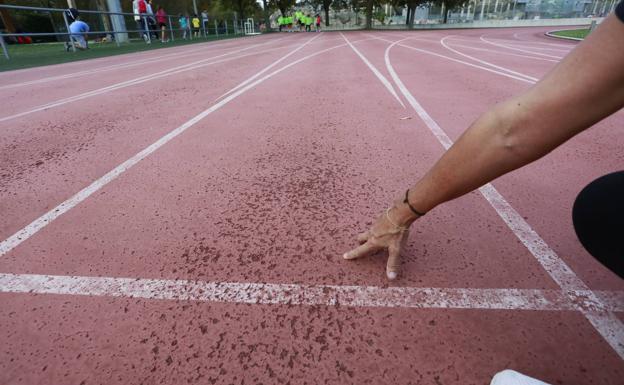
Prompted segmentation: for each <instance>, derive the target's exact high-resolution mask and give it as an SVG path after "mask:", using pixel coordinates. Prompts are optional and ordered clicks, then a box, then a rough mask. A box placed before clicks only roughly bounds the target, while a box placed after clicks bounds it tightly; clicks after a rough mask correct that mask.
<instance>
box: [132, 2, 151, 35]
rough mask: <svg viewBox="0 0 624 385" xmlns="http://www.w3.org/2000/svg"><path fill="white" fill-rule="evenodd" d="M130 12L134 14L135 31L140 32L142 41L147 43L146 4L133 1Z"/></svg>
mask: <svg viewBox="0 0 624 385" xmlns="http://www.w3.org/2000/svg"><path fill="white" fill-rule="evenodd" d="M132 12H133V13H134V21H136V23H137V29H138V30H139V31H141V35H142V36H143V40H145V42H147V43H149V35H148V33H149V32H148V31H149V27H148V25H147V4H146V3H145V0H134V1H133V2H132Z"/></svg>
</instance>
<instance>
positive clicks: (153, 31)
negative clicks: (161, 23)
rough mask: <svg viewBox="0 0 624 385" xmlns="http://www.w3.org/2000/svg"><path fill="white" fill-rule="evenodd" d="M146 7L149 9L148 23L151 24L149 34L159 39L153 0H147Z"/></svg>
mask: <svg viewBox="0 0 624 385" xmlns="http://www.w3.org/2000/svg"><path fill="white" fill-rule="evenodd" d="M145 7H146V9H147V24H148V26H149V34H150V36H152V37H153V38H154V39H158V32H157V29H156V19H155V18H154V9H153V8H152V0H146V2H145Z"/></svg>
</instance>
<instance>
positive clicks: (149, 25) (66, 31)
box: [0, 4, 245, 59]
mask: <svg viewBox="0 0 624 385" xmlns="http://www.w3.org/2000/svg"><path fill="white" fill-rule="evenodd" d="M0 9H9V10H13V11H30V12H35V13H43V14H48V15H49V16H50V19H51V23H52V27H53V29H55V32H19V33H17V32H16V33H7V32H5V31H2V30H0V45H1V46H2V51H3V53H4V56H5V57H6V59H10V56H9V50H8V48H7V45H8V42H7V39H10V38H20V37H42V36H47V37H50V36H52V37H56V38H57V39H59V38H62V37H64V39H63V40H61V41H67V42H70V43H71V42H72V36H74V37H75V36H76V35H87V36H102V35H104V36H107V37H108V36H110V37H111V40H113V41H114V42H115V43H116V45H117V46H120V45H121V43H124V42H128V41H130V38H129V34H135V33H136V34H137V35H138V36H139V39H141V38H142V39H143V40H144V41H145V43H147V44H150V43H151V42H152V38H153V36H154V35H155V36H158V35H159V34H160V33H161V32H162V29H161V28H157V23H156V15H155V14H153V15H152V14H135V13H127V12H105V11H94V10H84V9H80V10H78V12H79V14H80V15H81V18H84V15H90V16H93V15H95V16H99V17H100V18H106V20H107V21H108V22H106V21H104V19H102V20H101V22H102V24H104V26H105V28H104V29H103V30H94V31H89V32H86V33H80V34H72V33H71V31H70V28H69V26H70V24H71V23H70V22H69V20H68V17H67V9H66V8H45V7H27V6H19V5H8V4H0ZM58 14H61V15H62V18H63V24H61V28H56V27H57V26H56V25H54V20H52V19H53V15H58ZM129 17H132V19H131V21H130V22H131V23H132V22H135V23H136V25H137V27H138V28H137V29H127V28H126V19H125V18H129ZM182 17H183V18H186V26H187V27H186V28H174V21H176V20H175V19H178V20H177V22H178V25H179V24H180V23H179V19H180V18H179V17H175V16H171V15H167V16H166V18H167V26H166V28H165V31H166V32H167V35H168V36H169V37H170V39H171V41H175V39H176V33H178V34H180V35H181V38H183V39H187V38H188V39H189V40H193V39H198V38H204V39H207V38H209V36H210V35H213V36H215V37H218V36H221V35H243V34H244V33H245V32H244V31H245V28H244V23H243V21H242V20H241V21H237V20H231V21H228V20H220V21H218V20H212V25H213V26H214V27H211V23H210V22H209V21H208V20H201V19H200V27H199V28H192V27H191V18H190V17H188V16H182ZM137 18H139V19H138V20H137ZM139 21H140V22H141V24H139V23H138V22H139ZM59 24H60V23H59ZM88 24H89V23H88ZM91 24H99V23H98V22H96V23H91ZM106 25H108V26H112V28H110V29H108V28H106ZM139 26H140V27H139ZM155 27H156V28H155ZM5 28H6V25H5ZM70 47H71V49H72V50H73V51H74V52H75V51H76V47H75V45H74V44H70Z"/></svg>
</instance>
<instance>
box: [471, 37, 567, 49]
mask: <svg viewBox="0 0 624 385" xmlns="http://www.w3.org/2000/svg"><path fill="white" fill-rule="evenodd" d="M483 37H486V36H485V35H483ZM488 39H489V40H490V41H496V42H499V43H503V44H515V45H518V46H520V47H522V46H524V47H528V48H534V47H535V45H536V44H538V45H547V46H552V47H561V48H551V49H552V50H555V51H562V52H565V51H570V50H572V49H573V48H574V45H573V44H557V43H546V42H543V41H534V40H520V41H518V40H509V39H500V38H495V37H488ZM544 49H548V48H547V47H544Z"/></svg>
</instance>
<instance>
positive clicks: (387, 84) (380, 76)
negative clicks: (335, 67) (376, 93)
mask: <svg viewBox="0 0 624 385" xmlns="http://www.w3.org/2000/svg"><path fill="white" fill-rule="evenodd" d="M340 36H342V38H343V39H344V40H345V41H346V42H347V44H348V45H349V47H351V49H352V50H353V52H355V53H356V54H357V55H358V56H359V57H360V59H362V61H363V62H364V63H365V64H366V65H367V66H368V68H369V69H370V70H371V71H373V73H374V74H375V75H376V76H377V78H378V79H379V81H381V84H383V85H384V86H385V87H386V89H387V90H388V92H390V94H392V96H394V98H395V99H396V100H397V102H399V104H400V105H401V106H403V108H405V104H403V101H402V100H401V98H399V95H397V93H396V91H395V90H394V87H392V84H391V83H390V82H389V81H388V79H386V77H385V76H383V74H382V73H381V72H379V70H378V69H377V68H375V66H374V65H373V64H372V63H371V62H369V61H368V59H367V58H366V57H365V56H364V55H362V53H361V52H360V51H358V49H357V48H355V46H354V45H353V44H351V42H350V41H349V40H348V39H347V38H346V37H345V35H344V34H343V33H342V32H340Z"/></svg>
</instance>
